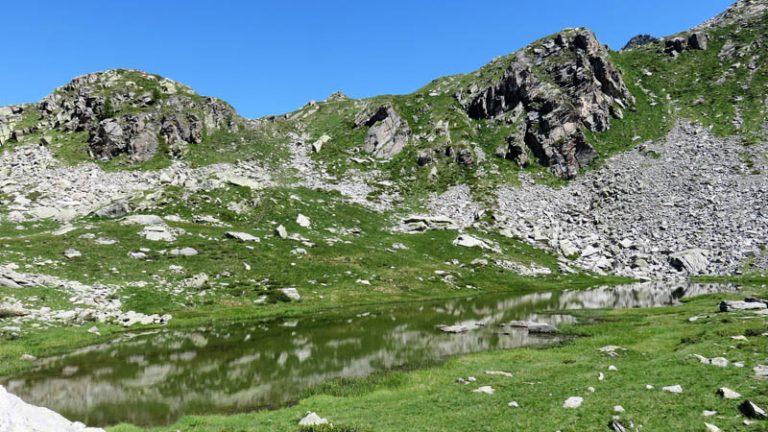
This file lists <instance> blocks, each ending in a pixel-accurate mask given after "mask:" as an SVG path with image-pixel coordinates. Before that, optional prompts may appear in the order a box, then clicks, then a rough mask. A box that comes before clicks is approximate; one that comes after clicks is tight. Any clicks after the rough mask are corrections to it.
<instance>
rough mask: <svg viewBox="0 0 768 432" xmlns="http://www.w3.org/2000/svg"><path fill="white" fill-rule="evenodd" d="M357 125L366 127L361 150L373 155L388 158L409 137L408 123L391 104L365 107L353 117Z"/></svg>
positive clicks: (406, 141)
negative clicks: (366, 132)
mask: <svg viewBox="0 0 768 432" xmlns="http://www.w3.org/2000/svg"><path fill="white" fill-rule="evenodd" d="M355 125H356V126H357V127H368V134H367V136H366V137H365V144H364V145H363V150H364V151H366V152H368V153H370V154H371V155H373V156H374V157H377V158H382V159H390V158H392V157H393V156H395V155H396V154H398V153H400V152H401V151H402V150H403V147H405V145H406V144H407V143H408V140H409V139H410V137H411V129H410V128H409V127H408V123H407V122H406V121H405V120H403V119H402V117H400V115H399V114H398V113H397V111H395V108H394V107H393V106H392V105H391V104H385V105H382V106H379V107H374V108H373V109H371V107H367V108H366V109H364V110H363V111H361V112H360V113H359V114H358V115H357V118H356V119H355Z"/></svg>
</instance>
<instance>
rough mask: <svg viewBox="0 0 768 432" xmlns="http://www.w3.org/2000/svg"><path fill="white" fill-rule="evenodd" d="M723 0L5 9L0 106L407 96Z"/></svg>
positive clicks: (278, 107)
mask: <svg viewBox="0 0 768 432" xmlns="http://www.w3.org/2000/svg"><path fill="white" fill-rule="evenodd" d="M731 3H732V0H581V1H573V0H549V1H547V0H538V1H519V0H487V1H485V0H473V1H469V0H465V1H459V0H425V1H418V0H409V1H406V0H387V1H381V0H368V1H352V0H349V1H342V0H269V1H267V0H262V1H257V0H253V1H228V0H218V1H215V2H214V1H198V0H187V1H163V0H154V1H147V0H133V1H130V2H122V1H120V2H118V1H107V2H105V1H95V0H78V1H67V2H65V1H33V0H30V1H23V2H21V1H14V2H6V3H5V4H3V13H2V15H3V18H4V19H3V22H2V24H0V30H1V31H2V34H3V35H4V37H3V50H2V51H3V60H2V61H1V62H0V105H8V104H13V103H21V102H33V101H38V100H40V99H41V98H42V97H44V96H45V95H46V94H48V93H50V91H51V90H53V89H54V88H55V87H57V86H59V85H62V84H65V83H66V82H67V81H69V79H71V78H72V77H74V76H76V75H80V74H83V73H87V72H93V71H99V70H104V69H111V68H118V67H120V68H136V69H143V70H146V71H149V72H153V73H158V74H161V75H164V76H167V77H169V78H173V79H175V80H178V81H181V82H183V83H185V84H187V85H190V86H192V87H193V88H194V89H196V90H197V91H198V92H199V93H201V94H204V95H210V96H218V97H220V98H222V99H224V100H226V101H228V102H230V103H231V104H232V105H234V106H235V108H236V109H237V110H238V111H239V112H240V113H241V114H242V115H244V116H247V117H260V116H263V115H267V114H276V113H282V112H287V111H291V110H293V109H296V108H298V107H300V106H301V105H303V104H304V103H305V102H306V101H308V100H310V99H324V98H325V97H326V96H328V95H329V94H330V93H332V92H333V91H335V90H339V89H341V90H343V91H344V92H346V93H347V94H348V95H350V96H352V97H366V96H373V95H377V94H385V93H409V92H411V91H413V90H416V89H417V88H419V87H421V86H422V85H424V84H426V83H428V82H429V81H431V80H432V79H434V78H437V77H439V76H443V75H449V74H456V73H463V72H469V71H472V70H475V69H477V68H478V67H480V66H482V65H483V64H485V63H487V62H488V61H489V60H490V59H492V58H493V57H495V56H498V55H503V54H508V53H511V52H513V51H515V50H517V49H519V48H521V47H523V46H525V45H526V44H527V43H529V42H531V41H533V40H535V39H538V38H540V37H542V36H545V35H548V34H551V33H554V32H556V31H558V30H560V29H562V28H565V27H578V26H585V27H589V28H591V29H593V30H594V31H595V32H596V33H597V35H598V37H599V38H600V40H601V41H603V42H604V43H607V44H609V45H610V46H611V47H612V48H614V49H618V48H621V47H622V46H623V45H624V43H625V42H626V41H627V40H628V39H629V38H630V37H631V36H633V35H635V34H638V33H650V34H653V35H657V36H663V35H668V34H672V33H676V32H678V31H681V30H685V29H687V28H689V27H692V26H694V25H696V24H698V23H700V22H702V21H704V20H705V19H707V18H710V17H712V16H714V15H716V14H717V13H719V12H721V11H723V10H724V9H726V8H727V7H728V6H729V5H730V4H731Z"/></svg>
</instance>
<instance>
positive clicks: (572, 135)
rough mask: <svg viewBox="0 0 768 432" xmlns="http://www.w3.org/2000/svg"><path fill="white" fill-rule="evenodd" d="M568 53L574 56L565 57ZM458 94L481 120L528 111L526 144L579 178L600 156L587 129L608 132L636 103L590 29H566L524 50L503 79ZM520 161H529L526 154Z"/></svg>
mask: <svg viewBox="0 0 768 432" xmlns="http://www.w3.org/2000/svg"><path fill="white" fill-rule="evenodd" d="M564 52H568V53H569V55H568V57H567V58H569V59H571V58H573V60H570V61H565V60H562V58H563V57H562V56H559V55H560V54H561V53H564ZM553 59H557V60H553ZM540 70H545V71H546V72H545V73H546V76H540V75H539V73H540V72H538V71H540ZM457 97H458V98H459V101H460V102H461V103H462V104H463V105H464V106H465V109H466V110H467V113H468V114H469V116H470V117H472V118H475V119H497V118H502V117H503V116H505V115H516V113H517V114H522V113H525V117H524V119H525V131H524V134H523V135H524V142H525V144H526V146H527V147H528V148H529V149H530V150H531V151H532V153H533V154H534V156H535V157H536V158H537V159H538V160H539V162H541V163H542V164H544V165H547V166H549V167H550V168H551V169H552V172H553V173H555V174H556V175H557V176H559V177H562V178H573V177H575V176H576V174H577V173H578V171H579V169H581V168H583V167H585V166H587V165H589V164H590V163H591V162H592V161H594V160H595V159H596V158H597V156H598V155H597V152H596V151H595V149H594V148H593V147H592V146H591V145H590V144H589V143H587V141H586V138H585V136H584V134H583V133H582V132H581V127H585V128H587V129H589V130H591V131H596V132H600V131H604V130H607V129H608V128H609V127H610V118H611V117H621V115H622V114H621V108H619V107H627V106H630V105H632V104H633V103H634V97H633V96H632V94H631V93H630V92H629V90H628V88H627V87H626V85H625V84H624V82H623V80H622V77H621V74H620V72H619V71H618V69H616V68H615V67H614V66H613V64H612V63H611V61H610V57H609V55H608V50H607V49H606V48H605V47H604V46H603V45H601V44H600V43H599V42H598V41H597V38H596V37H595V35H594V34H593V33H592V32H590V31H588V30H566V31H564V32H562V33H560V34H558V35H556V36H555V37H554V38H552V39H547V40H545V41H543V42H541V43H540V44H539V45H538V46H535V48H533V49H529V50H525V51H524V52H521V53H518V54H517V55H516V57H515V58H514V59H513V61H512V62H511V64H510V66H509V67H508V68H507V70H506V71H505V72H504V74H503V76H502V77H501V78H500V79H499V80H498V81H496V82H494V83H492V84H491V85H490V86H488V87H485V88H481V89H477V88H476V86H475V87H470V88H469V89H466V90H464V91H462V92H460V93H459V94H458V95H457ZM510 142H515V138H513V137H510ZM516 153H517V155H522V154H524V152H519V151H518V152H516ZM518 163H522V164H524V163H525V160H524V159H523V158H521V157H520V158H519V159H518Z"/></svg>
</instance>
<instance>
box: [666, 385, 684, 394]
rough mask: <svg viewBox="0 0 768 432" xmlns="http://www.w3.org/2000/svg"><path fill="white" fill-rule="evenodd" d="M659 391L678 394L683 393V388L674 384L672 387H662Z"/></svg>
mask: <svg viewBox="0 0 768 432" xmlns="http://www.w3.org/2000/svg"><path fill="white" fill-rule="evenodd" d="M661 389H662V390H664V391H665V392H668V393H676V394H679V393H682V392H683V386H681V385H680V384H675V385H673V386H666V387H662V388H661Z"/></svg>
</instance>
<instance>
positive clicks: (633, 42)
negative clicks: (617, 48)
mask: <svg viewBox="0 0 768 432" xmlns="http://www.w3.org/2000/svg"><path fill="white" fill-rule="evenodd" d="M658 41H659V39H658V38H655V37H653V36H651V35H649V34H641V35H637V36H634V37H632V39H630V40H629V42H627V44H626V45H624V48H622V49H621V50H622V51H626V50H631V49H633V48H637V47H641V46H643V45H649V44H652V43H655V42H658Z"/></svg>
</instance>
